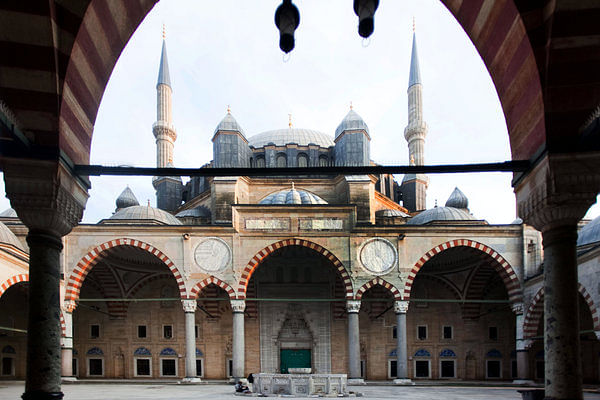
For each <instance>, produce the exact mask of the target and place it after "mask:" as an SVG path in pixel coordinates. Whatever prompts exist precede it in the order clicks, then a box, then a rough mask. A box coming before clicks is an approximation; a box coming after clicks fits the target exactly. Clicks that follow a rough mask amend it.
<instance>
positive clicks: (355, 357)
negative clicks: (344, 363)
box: [346, 300, 364, 385]
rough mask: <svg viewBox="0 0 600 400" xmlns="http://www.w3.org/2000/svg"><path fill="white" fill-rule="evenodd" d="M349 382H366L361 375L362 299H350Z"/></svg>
mask: <svg viewBox="0 0 600 400" xmlns="http://www.w3.org/2000/svg"><path fill="white" fill-rule="evenodd" d="M346 310H347V311H348V384H352V385H356V384H364V380H363V379H362V377H361V376H360V336H359V327H358V312H359V311H360V300H348V301H347V302H346Z"/></svg>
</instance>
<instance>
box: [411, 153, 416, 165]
mask: <svg viewBox="0 0 600 400" xmlns="http://www.w3.org/2000/svg"><path fill="white" fill-rule="evenodd" d="M410 165H415V156H414V154H411V156H410Z"/></svg>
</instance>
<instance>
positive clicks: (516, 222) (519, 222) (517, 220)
mask: <svg viewBox="0 0 600 400" xmlns="http://www.w3.org/2000/svg"><path fill="white" fill-rule="evenodd" d="M510 224H511V225H522V224H523V220H522V219H521V218H519V217H517V218H515V220H514V221H513V222H511V223H510Z"/></svg>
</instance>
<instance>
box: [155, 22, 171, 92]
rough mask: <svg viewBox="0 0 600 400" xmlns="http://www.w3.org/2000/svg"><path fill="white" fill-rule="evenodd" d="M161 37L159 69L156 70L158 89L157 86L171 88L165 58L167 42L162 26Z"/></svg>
mask: <svg viewBox="0 0 600 400" xmlns="http://www.w3.org/2000/svg"><path fill="white" fill-rule="evenodd" d="M162 36H163V42H162V52H161V53H160V68H159V70H158V81H157V82H156V86H157V87H158V85H167V86H169V87H171V76H170V75H169V59H168V57H167V41H166V39H165V37H166V32H165V26H164V25H163V34H162Z"/></svg>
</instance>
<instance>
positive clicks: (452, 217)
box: [407, 207, 477, 225]
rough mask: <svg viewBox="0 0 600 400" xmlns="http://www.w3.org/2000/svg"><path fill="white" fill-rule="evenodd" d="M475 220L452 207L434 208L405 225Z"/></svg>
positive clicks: (465, 212) (464, 212)
mask: <svg viewBox="0 0 600 400" xmlns="http://www.w3.org/2000/svg"><path fill="white" fill-rule="evenodd" d="M476 220H477V219H476V218H475V217H474V216H472V215H471V214H469V213H468V212H467V211H465V210H461V209H460V208H454V207H435V208H430V209H429V210H425V211H423V212H422V213H420V214H418V215H416V216H414V217H412V218H411V219H409V220H408V222H407V225H425V224H428V223H429V222H433V221H476Z"/></svg>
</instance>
